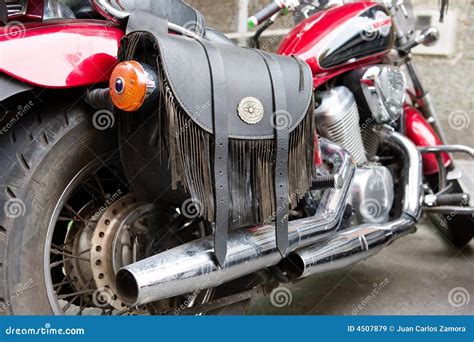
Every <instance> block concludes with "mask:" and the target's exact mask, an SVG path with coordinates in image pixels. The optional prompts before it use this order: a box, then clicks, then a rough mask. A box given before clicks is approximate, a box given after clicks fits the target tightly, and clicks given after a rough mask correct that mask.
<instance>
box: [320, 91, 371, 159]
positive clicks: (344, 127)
mask: <svg viewBox="0 0 474 342" xmlns="http://www.w3.org/2000/svg"><path fill="white" fill-rule="evenodd" d="M316 99H317V101H319V103H320V105H319V107H317V108H316V112H315V118H316V119H315V120H316V126H317V128H318V131H319V133H320V134H321V135H322V136H324V137H326V138H328V139H330V140H332V141H334V142H335V143H337V144H339V145H341V146H342V147H344V148H345V149H346V150H347V151H348V152H349V153H350V155H351V156H352V157H353V158H354V159H355V161H356V162H357V164H359V165H360V164H363V163H365V162H366V161H367V157H366V156H365V150H364V144H363V143H362V135H361V131H360V126H359V110H358V109H357V103H356V101H355V99H354V95H352V92H351V91H350V90H349V89H347V88H346V87H335V88H333V89H331V90H328V91H321V92H317V93H316Z"/></svg>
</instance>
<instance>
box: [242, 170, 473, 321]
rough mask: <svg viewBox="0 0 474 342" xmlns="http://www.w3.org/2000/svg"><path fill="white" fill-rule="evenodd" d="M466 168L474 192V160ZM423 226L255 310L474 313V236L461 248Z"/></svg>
mask: <svg viewBox="0 0 474 342" xmlns="http://www.w3.org/2000/svg"><path fill="white" fill-rule="evenodd" d="M460 166H462V167H463V169H464V172H463V174H464V178H465V180H466V184H469V189H470V191H469V192H470V193H471V194H473V193H474V191H472V189H474V177H473V174H474V172H473V171H474V164H472V163H470V162H467V161H462V162H461V165H460ZM473 225H474V222H473ZM417 228H418V230H417V232H416V233H415V234H410V235H408V236H405V237H403V238H401V239H399V240H398V241H395V242H394V243H393V244H392V245H390V246H388V247H387V248H385V249H384V250H382V251H381V252H380V253H379V254H377V255H375V256H373V257H371V258H369V259H366V260H365V261H363V262H360V263H358V264H355V265H352V266H349V267H346V268H344V269H340V270H337V271H331V272H327V273H323V274H319V275H315V276H312V277H309V278H306V279H303V280H301V281H299V282H297V283H295V284H282V285H281V286H282V287H284V289H282V288H280V291H279V293H280V296H277V293H278V292H274V295H273V296H272V295H270V296H267V297H263V298H258V299H255V300H253V301H252V303H251V307H250V311H249V314H250V315H474V240H471V242H470V244H469V245H468V246H466V247H465V248H464V249H463V250H458V249H456V248H455V247H454V246H453V245H452V244H451V243H450V242H449V241H447V240H446V239H445V238H444V237H443V236H442V235H441V234H440V233H439V232H438V231H437V230H436V228H434V226H433V225H432V224H431V223H430V222H429V221H428V220H427V219H426V218H425V219H423V220H422V221H421V222H420V223H419V224H418V225H417ZM473 228H474V227H473Z"/></svg>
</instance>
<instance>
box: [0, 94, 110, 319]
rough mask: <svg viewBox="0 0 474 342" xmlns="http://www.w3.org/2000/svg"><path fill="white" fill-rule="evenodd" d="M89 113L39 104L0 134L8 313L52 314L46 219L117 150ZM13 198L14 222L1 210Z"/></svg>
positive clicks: (0, 285)
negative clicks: (75, 183) (20, 211)
mask: <svg viewBox="0 0 474 342" xmlns="http://www.w3.org/2000/svg"><path fill="white" fill-rule="evenodd" d="M57 97H58V96H56V98H52V99H50V100H51V101H45V103H52V102H53V101H55V102H56V103H57V102H58V99H57ZM43 100H44V99H43ZM75 102H76V101H75V100H74V99H70V101H68V103H75ZM63 103H64V102H63ZM93 114H94V110H93V109H91V108H90V107H88V106H87V105H85V104H84V103H82V102H77V104H76V105H73V106H71V105H70V104H69V105H65V104H62V105H60V104H56V105H54V104H53V105H48V107H47V108H45V107H40V106H39V105H37V106H33V108H32V110H30V111H28V112H27V113H25V114H24V115H23V116H22V117H21V118H20V120H19V121H17V122H16V123H15V124H14V126H13V127H12V128H11V129H10V130H9V131H8V132H7V133H6V134H4V135H2V136H0V165H1V173H0V186H1V188H0V190H1V191H0V205H1V209H2V210H1V211H0V297H1V300H2V302H3V307H4V310H5V311H6V312H8V313H10V314H15V315H32V314H33V315H51V314H52V313H53V312H52V309H51V307H50V303H49V300H48V297H47V291H46V285H45V277H44V262H43V260H44V258H43V256H44V248H45V241H46V234H47V228H48V225H49V220H50V218H51V216H52V213H53V211H54V208H55V205H56V204H57V202H58V200H59V197H60V195H61V194H62V192H63V191H64V189H66V187H67V185H68V183H69V182H70V181H71V180H72V178H73V177H74V175H76V174H77V173H78V172H79V171H80V170H81V169H82V168H84V167H85V166H86V165H87V164H89V163H90V162H92V161H94V160H96V159H97V158H99V156H101V157H102V160H103V159H104V156H109V157H111V154H112V153H114V152H115V149H116V146H117V138H116V134H115V129H114V128H111V129H108V130H103V131H101V130H98V129H96V128H95V127H94V125H93V123H92V117H93ZM12 199H18V200H21V201H23V203H24V209H25V210H24V215H22V216H19V217H18V218H15V219H13V218H11V217H7V215H6V211H5V210H3V209H4V207H5V205H6V203H7V202H8V201H9V200H10V201H11V200H12Z"/></svg>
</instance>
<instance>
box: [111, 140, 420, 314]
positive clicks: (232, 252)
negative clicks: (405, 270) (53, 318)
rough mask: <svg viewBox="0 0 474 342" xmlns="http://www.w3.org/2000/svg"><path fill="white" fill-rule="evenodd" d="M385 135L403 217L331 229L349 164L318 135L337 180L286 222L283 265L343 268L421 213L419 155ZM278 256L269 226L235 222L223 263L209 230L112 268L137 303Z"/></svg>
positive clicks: (128, 298)
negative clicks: (394, 152)
mask: <svg viewBox="0 0 474 342" xmlns="http://www.w3.org/2000/svg"><path fill="white" fill-rule="evenodd" d="M385 139H386V140H387V142H388V143H390V144H392V145H394V146H396V147H397V149H398V150H399V151H400V152H401V154H402V157H403V158H404V159H405V162H406V163H405V164H404V165H407V166H408V168H407V170H406V172H405V174H406V175H407V176H406V178H407V179H406V182H405V184H406V186H405V192H404V202H403V203H404V207H403V214H402V216H401V217H400V218H399V219H397V220H395V221H393V222H390V223H388V224H385V225H372V224H369V225H362V226H358V227H355V228H353V229H351V230H347V231H343V232H340V233H336V230H337V227H338V226H339V224H340V221H341V219H342V216H343V214H344V210H345V207H346V202H347V195H348V192H349V188H350V185H351V182H352V178H353V175H354V171H355V167H356V166H355V163H354V161H353V160H352V158H351V157H350V156H349V154H348V153H347V152H346V151H345V150H344V149H342V148H341V147H340V146H338V145H337V144H334V143H332V142H331V141H329V140H327V139H324V138H322V139H321V141H320V148H321V154H322V157H323V159H324V161H325V162H327V163H329V164H331V165H333V174H334V176H337V177H340V178H342V180H343V185H342V187H341V188H339V189H328V190H326V191H325V192H324V194H323V196H322V199H321V202H320V204H319V207H318V209H317V212H316V214H315V215H314V216H312V217H309V218H303V219H299V220H295V221H291V222H289V229H288V239H289V249H288V250H289V251H290V254H289V255H288V256H287V259H288V260H290V261H292V262H293V263H285V264H289V265H293V266H292V267H293V269H292V270H288V271H291V272H293V273H295V274H297V276H298V277H306V276H309V275H312V274H315V273H319V272H323V271H328V270H332V269H336V268H339V267H343V266H346V265H349V264H351V263H353V262H356V261H359V260H363V259H365V258H366V257H368V256H370V255H373V254H375V253H376V252H378V251H379V250H380V249H381V248H383V247H384V246H386V245H387V244H389V243H391V242H392V241H394V240H395V239H397V238H398V237H401V236H403V235H405V234H407V233H409V232H411V231H412V229H413V227H414V224H415V222H416V221H417V220H418V218H419V212H420V198H421V196H420V187H419V185H420V184H421V158H420V155H419V153H418V151H417V150H416V147H415V146H414V145H413V143H411V142H410V141H409V140H408V139H407V138H405V137H403V136H402V135H400V134H398V133H387V134H386V136H385ZM281 260H282V256H281V255H280V252H279V251H278V249H277V247H276V237H275V229H274V225H264V226H257V227H252V228H246V229H240V230H235V231H233V232H231V233H230V234H229V238H228V254H227V258H226V261H225V264H224V267H220V266H219V264H218V263H217V261H216V260H215V256H214V239H213V237H212V236H210V237H205V238H201V239H198V240H195V241H191V242H189V243H186V244H183V245H180V246H178V247H176V248H173V249H170V250H168V251H165V252H163V253H160V254H157V255H154V256H151V257H149V258H146V259H144V260H141V261H138V262H136V263H133V264H131V265H128V266H125V267H123V268H122V269H120V270H119V272H118V273H117V275H116V284H117V291H118V293H119V295H120V297H121V299H122V300H123V301H124V302H125V303H126V304H128V305H130V306H136V305H142V304H146V303H150V302H153V301H157V300H161V299H165V298H169V297H174V296H178V295H183V294H186V293H190V292H193V291H194V290H195V289H196V288H211V287H216V286H219V285H221V284H223V283H226V282H228V281H231V280H234V279H237V278H240V277H242V276H244V275H247V274H250V273H253V272H257V271H259V270H262V269H265V268H267V267H270V266H274V265H276V264H278V263H279V262H280V261H281Z"/></svg>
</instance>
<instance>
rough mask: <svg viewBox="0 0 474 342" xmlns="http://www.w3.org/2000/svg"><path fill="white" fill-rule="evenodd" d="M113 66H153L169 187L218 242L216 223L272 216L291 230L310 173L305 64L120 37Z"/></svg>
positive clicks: (188, 41) (161, 38)
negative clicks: (210, 225)
mask: <svg viewBox="0 0 474 342" xmlns="http://www.w3.org/2000/svg"><path fill="white" fill-rule="evenodd" d="M119 59H120V60H122V61H124V60H136V61H139V62H142V63H146V64H148V65H150V66H151V67H153V68H155V69H156V71H157V73H158V75H159V78H160V87H161V88H160V95H159V99H158V100H157V101H158V102H157V104H156V105H157V107H156V108H161V109H160V114H159V120H160V125H159V128H158V129H159V132H154V133H153V134H154V135H155V136H156V135H157V136H159V137H160V139H161V140H162V141H161V144H162V146H164V147H165V149H166V151H167V152H168V154H167V155H168V156H169V163H168V166H169V169H170V172H171V184H172V187H173V188H174V189H177V188H179V187H181V186H182V187H184V189H185V190H186V191H187V193H188V194H189V195H190V196H191V198H192V199H193V200H195V201H196V203H198V204H199V209H200V211H201V214H202V215H203V216H204V217H205V218H206V219H207V220H209V221H212V222H213V221H215V222H216V239H217V236H221V237H222V239H223V240H225V238H226V231H224V228H220V226H222V225H225V226H226V228H225V229H227V227H228V226H231V227H232V226H234V227H238V226H243V225H248V224H256V223H262V222H265V223H270V222H271V221H273V220H274V219H275V218H276V221H277V229H278V226H280V227H285V226H287V220H288V208H289V207H290V206H293V207H294V206H295V205H296V203H297V201H298V199H300V198H301V197H303V196H304V195H305V193H306V192H307V191H308V188H309V187H310V185H311V183H312V178H313V172H314V166H313V165H314V163H313V145H314V126H313V104H312V75H311V71H310V69H309V67H308V65H307V64H306V63H304V62H303V61H301V60H299V59H297V58H294V57H285V56H278V55H274V54H269V53H266V52H263V51H260V50H252V49H247V48H241V47H237V46H233V45H230V44H219V43H214V42H210V41H207V40H204V39H197V38H188V37H183V36H178V35H171V34H167V33H160V32H145V31H135V32H131V33H129V34H128V35H127V36H126V37H125V38H124V39H123V41H122V44H121V50H120V53H119ZM131 115H133V113H132V114H131ZM154 127H156V126H154ZM157 149H158V147H157ZM229 213H230V214H229ZM281 232H283V233H281V234H280V237H279V236H278V234H277V239H278V238H280V242H279V246H280V247H281V249H280V250H282V252H283V253H284V250H286V247H285V241H284V240H285V236H282V234H283V235H284V228H283V230H281Z"/></svg>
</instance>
